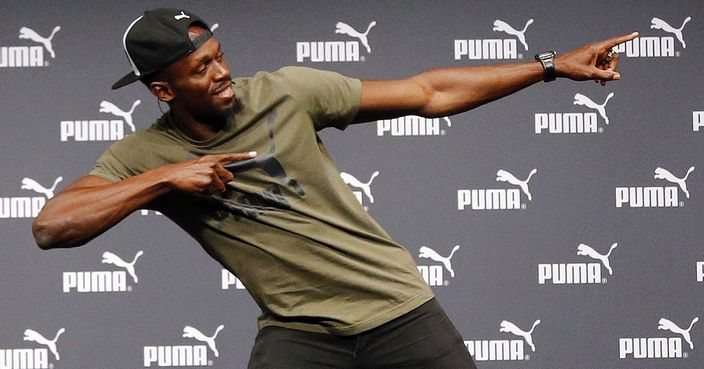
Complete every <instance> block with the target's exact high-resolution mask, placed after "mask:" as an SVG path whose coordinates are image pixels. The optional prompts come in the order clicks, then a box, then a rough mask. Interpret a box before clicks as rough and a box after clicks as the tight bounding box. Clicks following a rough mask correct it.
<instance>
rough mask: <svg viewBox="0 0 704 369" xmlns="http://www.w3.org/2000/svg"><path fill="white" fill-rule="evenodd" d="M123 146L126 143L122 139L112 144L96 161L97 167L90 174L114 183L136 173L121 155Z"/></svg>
mask: <svg viewBox="0 0 704 369" xmlns="http://www.w3.org/2000/svg"><path fill="white" fill-rule="evenodd" d="M123 146H125V145H124V143H123V142H122V141H118V142H116V143H114V144H113V145H112V146H110V148H108V149H107V150H106V151H105V152H104V153H103V155H101V156H100V158H99V159H98V161H96V163H95V167H94V168H93V170H91V171H90V173H88V174H89V175H93V176H98V177H101V178H104V179H107V180H108V181H110V182H113V183H115V182H119V181H121V180H123V179H125V178H127V177H130V176H132V175H134V173H133V172H132V170H130V168H129V166H128V165H127V164H126V163H125V162H124V161H123V160H124V158H121V155H119V152H120V151H122V150H121V149H122V148H123Z"/></svg>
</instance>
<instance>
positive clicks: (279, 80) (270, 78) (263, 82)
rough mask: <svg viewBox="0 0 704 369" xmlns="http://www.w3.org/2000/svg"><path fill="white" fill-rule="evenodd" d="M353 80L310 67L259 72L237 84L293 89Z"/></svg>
mask: <svg viewBox="0 0 704 369" xmlns="http://www.w3.org/2000/svg"><path fill="white" fill-rule="evenodd" d="M349 79H352V78H349V77H346V76H343V75H342V74H339V73H337V72H332V71H326V70H320V69H315V68H309V67H298V66H287V67H283V68H281V69H279V70H276V71H273V72H257V73H256V74H255V75H254V76H253V77H251V78H243V79H240V80H239V81H236V82H235V84H242V85H244V84H247V85H249V86H250V87H254V86H257V87H264V86H267V85H279V86H280V85H284V86H289V87H291V88H296V87H310V86H315V85H316V84H318V83H331V82H342V81H345V80H349Z"/></svg>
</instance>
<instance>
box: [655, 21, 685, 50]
mask: <svg viewBox="0 0 704 369" xmlns="http://www.w3.org/2000/svg"><path fill="white" fill-rule="evenodd" d="M691 20H692V17H687V18H685V19H684V22H682V26H681V27H680V28H675V27H672V26H671V25H669V24H667V22H665V21H664V20H662V19H660V18H657V17H654V18H653V19H652V20H651V21H650V22H651V23H650V29H660V30H663V31H665V32H667V33H672V34H674V35H675V37H677V39H678V40H679V41H680V43H681V44H682V48H683V49H686V48H687V44H686V43H685V42H684V37H682V29H683V28H684V25H685V24H687V22H689V21H691Z"/></svg>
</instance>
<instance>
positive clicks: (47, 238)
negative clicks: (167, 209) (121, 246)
mask: <svg viewBox="0 0 704 369" xmlns="http://www.w3.org/2000/svg"><path fill="white" fill-rule="evenodd" d="M168 191H169V188H168V186H167V185H166V184H165V183H164V182H163V181H161V180H160V179H159V178H157V176H155V173H149V172H146V173H144V174H142V175H139V176H135V177H131V178H127V179H125V180H123V181H120V182H117V183H112V182H110V181H108V180H106V179H103V178H100V177H96V176H85V177H81V178H79V179H78V180H76V181H75V182H73V183H72V184H71V185H69V186H68V187H67V188H66V189H64V190H63V191H62V192H61V193H59V194H57V195H56V196H54V197H53V198H52V199H51V200H49V201H48V202H47V203H46V205H44V207H43V208H42V211H41V213H39V215H38V216H37V218H36V219H35V220H34V223H33V224H32V233H33V234H34V238H35V240H36V242H37V245H38V246H39V247H40V248H42V249H51V248H68V247H76V246H81V245H83V244H85V243H87V242H88V241H90V240H92V239H93V238H95V237H97V236H99V235H100V234H102V233H103V232H105V231H106V230H108V229H109V228H111V227H112V226H114V225H115V224H117V223H119V222H120V221H121V220H122V219H124V218H125V217H127V216H128V215H129V214H131V213H132V212H133V211H135V210H137V209H139V208H141V207H143V206H145V205H146V204H148V203H149V202H150V201H152V200H154V199H156V198H157V197H159V196H161V195H163V194H165V193H166V192H168Z"/></svg>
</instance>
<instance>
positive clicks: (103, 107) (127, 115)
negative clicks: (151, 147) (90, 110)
mask: <svg viewBox="0 0 704 369" xmlns="http://www.w3.org/2000/svg"><path fill="white" fill-rule="evenodd" d="M141 102H142V100H137V101H135V102H134V103H133V104H132V109H130V110H129V111H123V110H122V109H120V108H118V107H117V106H116V105H115V104H113V103H111V102H109V101H105V100H103V101H102V102H100V110H99V112H101V113H110V114H113V115H117V116H118V117H121V118H122V119H124V120H125V123H126V124H127V125H128V126H130V129H131V130H132V132H134V131H136V128H135V126H134V123H132V113H134V108H136V107H137V105H139V104H140V103H141Z"/></svg>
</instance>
